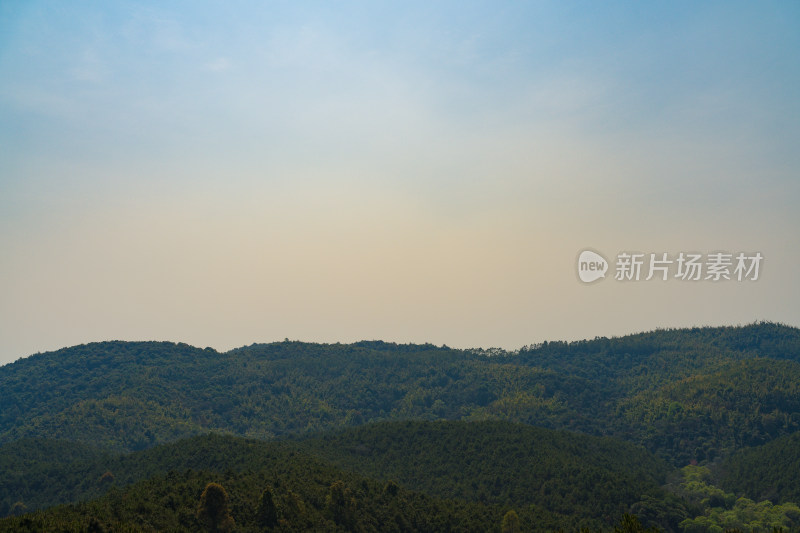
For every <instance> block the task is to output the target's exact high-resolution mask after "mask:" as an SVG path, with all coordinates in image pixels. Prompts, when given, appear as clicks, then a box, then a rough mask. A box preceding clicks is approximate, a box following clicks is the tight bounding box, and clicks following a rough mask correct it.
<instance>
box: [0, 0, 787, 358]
mask: <svg viewBox="0 0 800 533" xmlns="http://www.w3.org/2000/svg"><path fill="white" fill-rule="evenodd" d="M798 95H800V3H797V2H794V1H787V2H733V1H725V2H560V1H554V2H535V3H524V2H513V3H512V2H508V3H498V2H485V3H476V2H462V1H459V2H395V3H389V2H363V3H361V2H288V1H287V2H235V1H234V2H198V1H194V0H193V1H186V2H179V1H175V2H124V1H123V2H81V1H71V2H60V1H58V2H57V1H54V2H39V1H34V0H31V1H23V0H6V1H3V2H0V363H6V362H9V361H13V360H15V359H17V358H19V357H22V356H26V355H29V354H31V353H35V352H37V351H46V350H52V349H57V348H60V347H63V346H68V345H74V344H80V343H84V342H92V341H99V340H109V339H123V340H173V341H182V342H187V343H190V344H193V345H196V346H200V347H204V346H212V347H214V348H217V349H221V350H224V349H229V348H232V347H235V346H241V345H244V344H250V343H253V342H270V341H275V340H283V339H284V338H285V337H288V338H290V339H300V340H305V341H321V342H337V341H341V342H351V341H355V340H360V339H383V340H387V341H395V342H420V343H421V342H432V343H435V344H443V343H445V344H448V345H450V346H455V347H472V346H482V347H490V346H501V347H504V348H518V347H520V346H522V345H525V344H529V343H533V342H539V341H542V340H545V339H549V340H554V339H578V338H587V337H594V336H596V335H608V336H610V335H619V334H625V333H629V332H635V331H640V330H649V329H653V328H656V327H673V326H690V325H721V324H737V323H748V322H752V321H754V320H776V321H781V322H786V323H788V324H791V325H795V326H798V325H800V281H798V277H800V268H799V265H800V238H799V237H800V208H798V206H800V179H799V178H800V175H799V173H800V97H799V96H798ZM584 248H591V249H593V250H597V251H600V252H601V253H603V255H605V257H606V258H608V259H609V261H610V262H611V263H612V264H611V267H610V268H611V270H610V271H609V273H608V275H607V278H606V279H605V280H601V281H598V282H596V283H593V284H591V285H585V284H583V283H581V282H580V281H579V280H578V277H577V274H576V263H577V256H578V254H579V253H580V251H581V250H583V249H584ZM621 251H639V252H644V253H650V252H653V253H659V254H660V253H664V252H666V253H669V254H671V256H677V254H678V253H680V252H690V251H694V252H700V253H703V254H707V253H711V252H715V251H725V252H729V253H733V254H736V253H738V252H746V253H748V254H750V253H754V252H760V253H761V254H762V256H763V257H764V259H763V262H762V264H761V269H760V276H759V279H758V281H755V282H753V281H749V280H745V281H742V282H738V281H735V280H733V281H722V282H719V283H714V282H712V281H710V280H709V281H704V280H701V281H697V282H690V281H682V280H680V279H674V277H672V276H671V278H672V279H670V280H668V281H666V282H665V281H660V280H651V281H649V282H645V281H639V282H634V281H631V282H621V281H616V280H614V279H613V274H614V272H613V270H614V260H615V258H616V255H617V254H618V253H619V252H621Z"/></svg>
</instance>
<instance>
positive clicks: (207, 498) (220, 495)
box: [197, 483, 234, 533]
mask: <svg viewBox="0 0 800 533" xmlns="http://www.w3.org/2000/svg"><path fill="white" fill-rule="evenodd" d="M197 518H199V519H200V523H201V524H203V526H204V527H205V528H206V529H207V530H208V531H209V533H217V532H219V533H225V532H228V531H230V530H231V529H233V525H234V520H233V517H232V516H231V511H230V509H228V493H227V492H225V487H223V486H222V485H220V484H219V483H209V484H208V485H206V488H205V489H203V494H201V495H200V505H198V507H197Z"/></svg>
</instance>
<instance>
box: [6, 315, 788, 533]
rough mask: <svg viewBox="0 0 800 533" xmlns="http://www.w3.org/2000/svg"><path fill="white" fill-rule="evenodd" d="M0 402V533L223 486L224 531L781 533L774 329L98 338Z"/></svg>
mask: <svg viewBox="0 0 800 533" xmlns="http://www.w3.org/2000/svg"><path fill="white" fill-rule="evenodd" d="M0 391H2V394H0V478H2V479H3V483H2V484H0V516H2V515H3V514H11V515H17V514H20V513H22V512H24V511H25V510H29V511H31V510H37V509H39V510H37V511H35V512H33V513H28V514H26V515H24V516H21V517H10V518H8V519H6V520H5V521H4V522H0V529H2V530H37V529H38V530H42V529H43V530H52V529H66V530H80V531H84V530H87V529H91V530H93V531H100V530H103V529H104V528H105V529H110V530H120V529H122V530H130V531H145V530H152V529H154V528H155V529H166V530H175V531H183V530H197V529H198V528H201V527H202V522H203V521H207V520H211V518H209V517H210V516H211V515H210V514H209V513H210V512H211V511H209V509H206V508H205V507H204V505H206V504H207V503H208V502H209V501H217V502H220V501H223V500H224V497H223V496H224V494H223V493H227V497H228V498H229V502H228V507H227V509H226V510H225V512H224V513H222V514H214V513H216V511H215V512H214V513H211V514H213V515H214V516H216V517H217V518H214V520H217V519H219V520H222V521H223V522H224V523H225V524H228V522H226V521H227V520H228V519H229V518H230V519H231V520H235V522H236V524H237V528H238V529H239V530H242V531H250V530H253V531H255V530H263V529H264V523H263V520H267V519H268V521H270V524H272V525H273V526H275V525H276V524H277V526H276V527H277V528H278V530H283V531H292V530H304V529H305V530H307V529H315V530H319V531H376V530H397V531H441V530H454V531H455V530H463V531H487V530H498V529H500V525H501V523H504V524H505V526H504V527H506V529H508V528H509V527H510V528H511V529H513V527H512V526H513V525H514V524H518V525H520V526H521V527H522V528H523V530H536V531H545V530H552V529H557V528H566V529H575V528H578V527H584V526H585V527H589V528H601V529H608V528H610V527H612V524H613V523H615V522H617V521H618V520H622V521H623V522H624V523H623V524H622V526H621V527H622V529H623V530H629V531H638V530H641V526H640V525H636V522H635V520H634V519H633V518H630V517H629V516H627V515H626V513H629V512H632V513H635V514H636V515H638V516H640V517H641V519H642V522H643V523H644V524H645V525H654V526H658V527H660V528H662V529H666V530H668V531H680V530H683V531H694V530H707V529H709V528H712V527H713V528H716V527H720V528H722V529H723V530H724V529H731V528H739V529H741V530H748V529H752V528H755V527H767V528H772V527H796V526H798V525H800V508H799V507H797V505H795V504H794V503H792V502H793V501H797V500H799V499H800V495H798V493H797V491H796V490H794V488H793V487H794V486H795V484H796V483H794V480H795V479H796V478H797V475H798V471H797V464H798V458H797V457H796V456H797V454H796V453H795V452H796V449H797V448H798V441H797V438H798V437H797V435H800V432H798V431H797V430H798V429H800V330H798V329H796V328H792V327H788V326H784V325H780V324H772V323H758V324H752V325H748V326H740V327H723V328H690V329H678V330H657V331H652V332H648V333H640V334H635V335H629V336H626V337H621V338H610V339H609V338H596V339H592V340H586V341H579V342H571V343H564V342H546V343H542V344H540V345H536V346H529V347H525V348H522V349H520V350H518V351H516V352H505V351H502V350H497V349H491V350H481V349H475V350H455V349H451V348H447V347H445V346H442V347H436V346H433V345H430V344H425V345H397V344H392V343H385V342H380V341H363V342H358V343H353V344H311V343H302V342H296V341H292V342H290V341H285V342H278V343H271V344H254V345H251V346H247V347H242V348H239V349H236V350H231V351H229V352H226V353H219V352H216V351H215V350H212V349H210V348H206V349H199V348H194V347H192V346H188V345H186V344H175V343H168V342H121V341H112V342H102V343H92V344H87V345H81V346H75V347H72V348H65V349H62V350H59V351H56V352H50V353H45V354H36V355H34V356H31V357H28V358H24V359H21V360H19V361H16V362H15V363H12V364H9V365H5V366H3V367H0ZM209 434H211V435H209ZM254 439H255V440H254ZM689 463H692V464H690V465H688V466H687V464H689ZM695 463H700V464H699V465H698V466H694V464H695ZM676 467H683V468H680V469H676ZM209 483H212V484H211V485H209ZM213 483H218V484H219V485H214V484H213ZM265 491H267V492H265ZM204 494H205V496H204ZM265 494H267V495H268V496H269V498H267V496H265ZM265 498H267V500H269V501H267V500H265ZM748 498H755V499H756V500H758V499H765V498H766V499H768V500H765V501H761V502H758V503H757V502H756V501H755V500H751V499H748ZM769 500H772V501H769ZM76 502H79V503H76ZM203 502H206V503H203ZM57 504H62V505H57ZM63 504H66V505H63ZM53 505H56V507H52V506H53ZM265 506H266V507H265ZM204 509H205V510H204ZM265 509H266V510H265ZM270 509H272V510H270ZM512 511H513V512H512ZM220 512H221V511H220ZM265 513H266V514H265ZM265 516H266V517H267V518H264V517H265ZM277 520H280V522H276V521H277ZM212 521H213V520H212ZM223 522H220V524H222V523H223ZM215 523H216V522H215ZM387 524H389V525H388V526H387ZM509 524H511V526H509ZM206 525H208V524H206ZM217 525H219V524H217ZM228 525H230V524H228ZM212 526H213V527H212ZM209 527H211V528H212V529H213V528H214V527H217V526H216V525H214V524H211V526H209ZM220 527H221V526H220ZM226 527H227V526H226ZM626 528H627V529H626Z"/></svg>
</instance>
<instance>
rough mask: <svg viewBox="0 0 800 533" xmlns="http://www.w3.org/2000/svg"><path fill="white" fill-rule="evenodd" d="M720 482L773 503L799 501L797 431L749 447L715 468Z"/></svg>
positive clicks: (739, 492) (799, 434)
mask: <svg viewBox="0 0 800 533" xmlns="http://www.w3.org/2000/svg"><path fill="white" fill-rule="evenodd" d="M718 477H719V485H720V486H721V487H723V488H724V489H725V490H727V491H729V492H734V493H736V494H748V495H750V496H751V497H752V498H754V499H756V500H771V501H772V502H773V503H776V504H777V503H785V502H800V481H798V480H800V433H794V434H792V435H787V436H785V437H780V438H778V439H775V440H774V441H772V442H770V443H769V444H765V445H763V446H759V447H756V448H748V449H745V450H742V451H740V452H739V453H737V454H734V455H733V456H731V457H729V458H728V459H726V460H725V461H724V462H723V463H722V464H721V465H720V466H719V468H718Z"/></svg>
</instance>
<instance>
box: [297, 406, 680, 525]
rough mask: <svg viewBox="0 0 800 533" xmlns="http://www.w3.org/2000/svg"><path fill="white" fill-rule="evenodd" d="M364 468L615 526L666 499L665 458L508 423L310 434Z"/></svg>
mask: <svg viewBox="0 0 800 533" xmlns="http://www.w3.org/2000/svg"><path fill="white" fill-rule="evenodd" d="M304 444H305V445H306V446H307V447H308V449H309V450H310V451H313V452H315V453H318V454H320V455H321V456H322V457H324V458H326V459H329V460H331V461H332V462H334V463H335V464H337V465H340V466H342V467H345V468H348V469H352V470H355V471H357V472H359V473H361V474H363V475H366V476H370V477H376V478H384V479H387V478H389V479H396V480H397V481H399V482H400V483H401V485H403V486H405V487H408V488H411V489H413V490H419V491H423V492H426V493H429V494H434V495H437V496H441V497H446V498H459V499H465V500H470V501H480V502H483V503H487V504H500V505H512V506H514V507H515V508H523V507H529V506H532V505H533V506H536V507H539V508H542V509H546V510H547V512H548V513H556V514H561V515H571V516H580V517H584V518H587V519H592V520H594V522H592V523H593V524H595V525H601V524H605V525H606V526H610V525H611V524H612V523H613V520H615V519H616V518H617V517H619V516H620V515H621V514H622V513H624V512H626V511H628V509H629V508H630V506H631V505H632V504H634V503H636V502H637V501H639V500H640V499H641V497H642V495H643V494H650V495H651V496H653V497H657V498H662V497H664V493H663V491H662V490H661V489H660V488H659V485H660V484H661V483H663V481H664V477H665V475H666V473H667V471H668V466H667V464H666V463H664V462H662V461H660V460H659V459H657V458H655V457H653V456H652V455H651V454H649V453H648V452H646V451H645V450H643V449H641V448H638V447H637V446H634V445H631V444H628V443H625V442H622V441H619V440H616V439H610V438H599V437H591V436H587V435H580V434H575V433H568V432H563V431H553V430H548V429H543V428H536V427H531V426H525V425H521V424H513V423H509V422H501V421H493V422H471V423H467V422H445V421H441V422H384V423H379V424H371V425H366V426H360V427H357V428H352V429H347V430H344V431H342V432H339V433H335V434H325V435H322V436H320V437H317V438H311V439H309V440H306V441H304Z"/></svg>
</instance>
